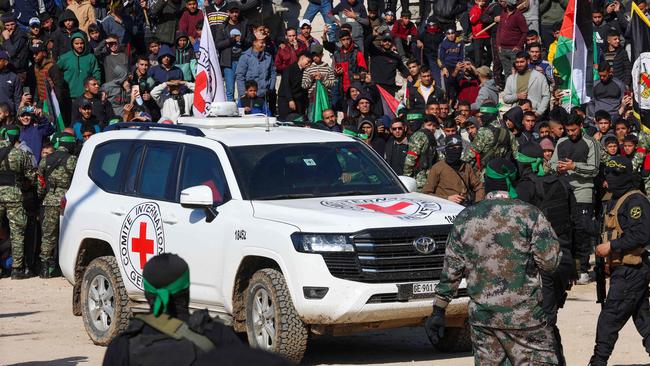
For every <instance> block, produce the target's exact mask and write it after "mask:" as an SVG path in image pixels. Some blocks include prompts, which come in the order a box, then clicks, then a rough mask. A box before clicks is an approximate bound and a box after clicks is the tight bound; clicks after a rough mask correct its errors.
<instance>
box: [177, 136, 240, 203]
mask: <svg viewBox="0 0 650 366" xmlns="http://www.w3.org/2000/svg"><path fill="white" fill-rule="evenodd" d="M181 167H182V168H181V180H180V187H179V190H178V192H179V194H180V191H182V190H183V189H185V188H189V187H194V186H199V185H205V186H208V187H210V189H211V190H212V197H213V200H214V204H215V205H217V206H218V205H220V204H222V203H224V202H226V201H228V200H229V199H230V192H229V191H228V185H227V184H226V178H225V176H224V174H223V169H222V168H221V163H220V162H219V158H218V157H217V154H215V153H214V152H213V151H211V150H208V149H204V148H200V147H197V146H185V151H184V153H183V162H182V165H181Z"/></svg>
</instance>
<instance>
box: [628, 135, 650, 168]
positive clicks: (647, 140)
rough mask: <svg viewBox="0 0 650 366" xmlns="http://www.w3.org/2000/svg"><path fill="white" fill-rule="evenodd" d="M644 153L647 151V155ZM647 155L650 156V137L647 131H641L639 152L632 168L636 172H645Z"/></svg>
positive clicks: (634, 158)
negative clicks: (644, 165)
mask: <svg viewBox="0 0 650 366" xmlns="http://www.w3.org/2000/svg"><path fill="white" fill-rule="evenodd" d="M639 150H641V151H639ZM643 151H645V153H644V152H643ZM646 154H650V135H649V134H647V133H646V132H645V131H641V132H639V143H638V144H637V152H635V153H634V157H633V158H632V167H633V168H634V171H642V170H643V161H644V160H645V156H646Z"/></svg>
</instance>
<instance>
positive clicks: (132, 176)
mask: <svg viewBox="0 0 650 366" xmlns="http://www.w3.org/2000/svg"><path fill="white" fill-rule="evenodd" d="M143 152H144V145H140V146H137V147H136V148H135V150H134V151H133V153H132V154H131V159H130V164H129V167H128V168H127V170H126V176H125V178H126V179H125V182H124V192H125V193H127V194H134V193H136V192H137V190H136V187H137V183H138V173H139V172H140V165H142V164H141V163H142V153H143Z"/></svg>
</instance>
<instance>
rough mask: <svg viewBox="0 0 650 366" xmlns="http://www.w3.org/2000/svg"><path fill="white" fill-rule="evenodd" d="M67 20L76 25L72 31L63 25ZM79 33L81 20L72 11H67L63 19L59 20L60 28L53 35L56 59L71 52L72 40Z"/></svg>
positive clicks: (53, 50) (62, 15) (53, 52)
mask: <svg viewBox="0 0 650 366" xmlns="http://www.w3.org/2000/svg"><path fill="white" fill-rule="evenodd" d="M66 20H73V21H74V25H73V26H72V29H70V31H68V30H67V29H65V26H64V25H63V23H64V22H65V21H66ZM78 31H79V20H77V17H76V16H75V15H74V13H73V12H72V10H70V9H66V10H65V11H64V12H63V14H61V17H60V18H59V27H58V28H57V29H56V30H55V31H54V33H53V34H52V39H51V40H52V42H54V48H52V54H53V56H54V58H58V57H59V56H61V55H62V54H64V53H66V52H68V51H70V50H71V49H72V46H71V44H70V38H71V37H72V35H73V34H74V33H75V32H78Z"/></svg>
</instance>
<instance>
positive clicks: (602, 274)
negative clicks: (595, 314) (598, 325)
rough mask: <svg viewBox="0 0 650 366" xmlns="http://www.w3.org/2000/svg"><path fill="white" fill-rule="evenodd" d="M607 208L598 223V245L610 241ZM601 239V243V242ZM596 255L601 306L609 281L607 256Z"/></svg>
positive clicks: (598, 295)
mask: <svg viewBox="0 0 650 366" xmlns="http://www.w3.org/2000/svg"><path fill="white" fill-rule="evenodd" d="M606 212H607V210H605V209H604V208H603V214H602V215H601V220H600V222H599V223H598V225H599V230H598V232H599V233H600V237H599V238H598V239H601V240H596V245H598V244H600V243H604V242H607V241H609V239H610V238H609V234H608V233H607V232H606V231H605V215H606ZM599 241H600V243H599ZM595 257H596V266H595V267H594V273H595V274H596V303H597V304H600V306H601V307H603V306H605V298H606V297H607V287H606V286H607V283H606V277H607V274H606V271H605V258H603V257H599V256H597V255H596V256H595Z"/></svg>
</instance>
